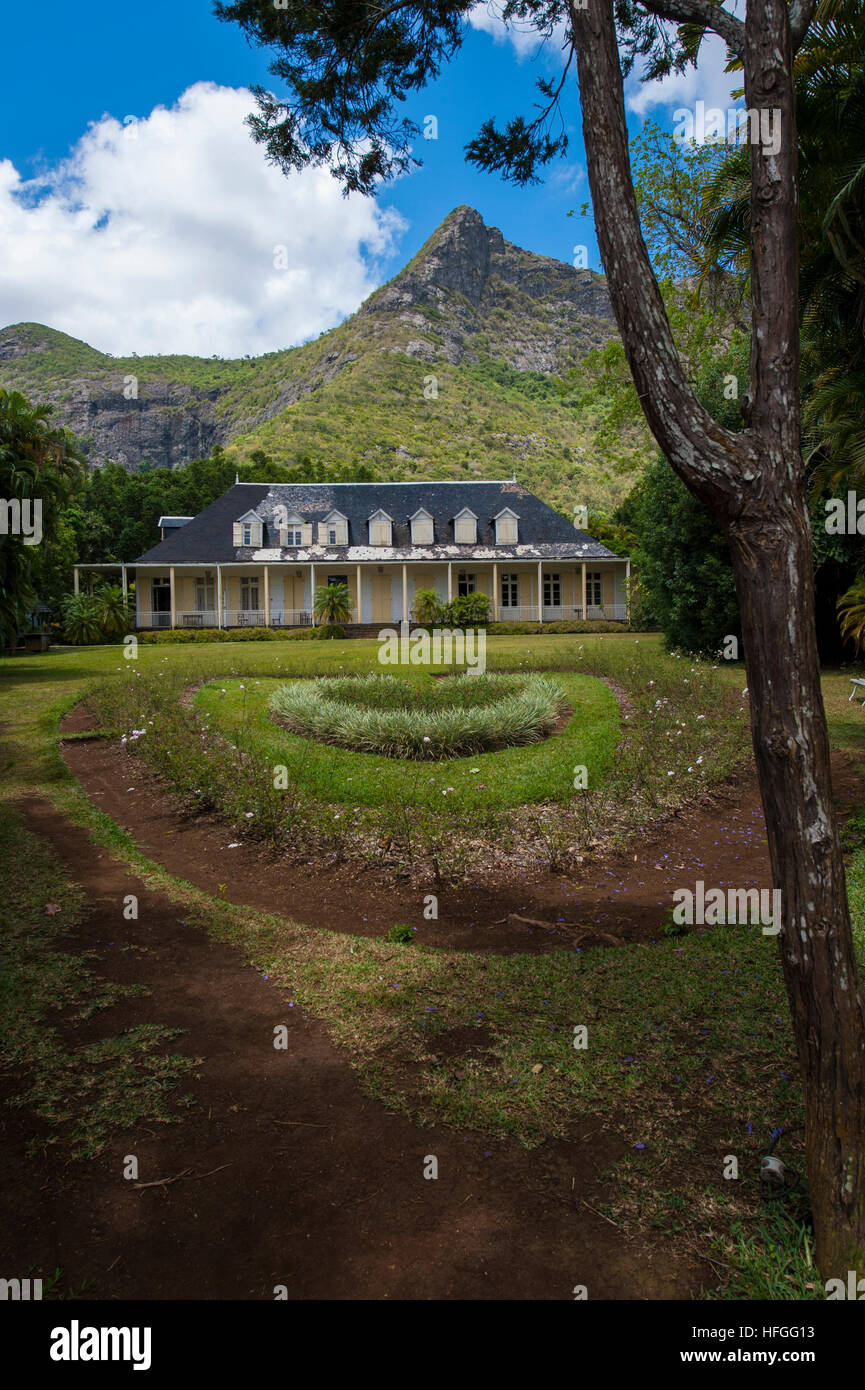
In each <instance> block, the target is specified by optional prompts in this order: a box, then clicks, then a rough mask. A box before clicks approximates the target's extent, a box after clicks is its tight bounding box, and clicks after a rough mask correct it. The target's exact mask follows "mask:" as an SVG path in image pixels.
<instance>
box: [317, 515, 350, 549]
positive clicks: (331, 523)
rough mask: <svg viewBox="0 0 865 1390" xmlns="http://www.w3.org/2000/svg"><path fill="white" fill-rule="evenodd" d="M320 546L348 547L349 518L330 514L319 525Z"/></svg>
mask: <svg viewBox="0 0 865 1390" xmlns="http://www.w3.org/2000/svg"><path fill="white" fill-rule="evenodd" d="M318 543H319V545H348V517H347V516H343V514H342V512H330V513H329V514H328V515H327V516H326V517H325V518H324V521H320V522H319V523H318Z"/></svg>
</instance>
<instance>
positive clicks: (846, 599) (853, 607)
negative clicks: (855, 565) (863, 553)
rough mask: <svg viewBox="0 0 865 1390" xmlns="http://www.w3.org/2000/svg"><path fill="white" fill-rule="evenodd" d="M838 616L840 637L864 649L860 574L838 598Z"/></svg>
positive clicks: (864, 585)
mask: <svg viewBox="0 0 865 1390" xmlns="http://www.w3.org/2000/svg"><path fill="white" fill-rule="evenodd" d="M838 615H839V618H840V622H841V633H842V635H843V636H844V637H846V638H849V640H850V641H851V642H853V643H854V645H855V647H856V650H857V651H861V650H862V648H863V647H865V577H863V576H862V575H861V574H860V575H859V577H858V579H854V580H853V583H852V584H851V585H850V588H849V589H848V590H847V592H846V594H842V595H841V597H840V598H839V600H838Z"/></svg>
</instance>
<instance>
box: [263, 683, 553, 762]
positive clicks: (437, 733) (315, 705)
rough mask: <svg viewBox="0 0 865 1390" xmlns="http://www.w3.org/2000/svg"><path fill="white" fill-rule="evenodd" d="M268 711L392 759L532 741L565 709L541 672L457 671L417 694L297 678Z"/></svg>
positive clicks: (319, 735) (402, 686) (300, 728)
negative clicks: (494, 673) (490, 673)
mask: <svg viewBox="0 0 865 1390" xmlns="http://www.w3.org/2000/svg"><path fill="white" fill-rule="evenodd" d="M271 708H272V710H273V712H274V714H275V715H277V716H278V718H279V720H280V722H281V723H282V724H283V725H284V727H285V728H287V729H288V730H289V732H291V733H294V734H300V735H302V736H304V737H308V738H314V739H317V740H318V741H319V742H320V743H331V744H335V745H336V746H337V747H339V748H351V749H353V750H354V751H355V752H359V753H379V754H384V755H385V756H387V757H392V758H415V759H442V758H454V757H459V756H461V755H463V754H467V753H485V752H490V751H491V750H493V749H497V748H513V747H517V746H521V745H524V744H527V743H537V742H539V741H540V740H541V739H543V738H546V737H547V735H548V734H549V733H550V732H551V730H552V729H554V728H555V726H556V724H558V722H559V721H560V719H561V718H562V716H563V715H564V713H565V711H566V709H567V701H566V699H565V695H564V692H563V691H562V689H561V688H560V686H559V685H557V684H556V682H555V681H552V680H550V679H549V678H548V677H545V676H538V675H527V676H487V675H483V676H471V675H462V676H454V677H452V678H449V679H445V680H441V681H437V682H436V683H435V684H434V685H433V686H432V687H431V688H429V689H427V690H425V691H423V692H421V691H419V690H418V689H417V687H416V686H415V685H412V684H411V683H410V682H408V681H404V680H399V679H397V678H396V677H395V676H382V675H371V676H361V677H357V678H355V679H350V678H346V679H341V680H340V679H336V680H333V679H331V680H322V679H319V680H307V681H294V682H292V683H291V684H290V685H283V686H280V687H279V689H278V690H277V691H276V693H275V694H274V696H273V699H272V701H271Z"/></svg>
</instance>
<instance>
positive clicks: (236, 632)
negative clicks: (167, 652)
mask: <svg viewBox="0 0 865 1390" xmlns="http://www.w3.org/2000/svg"><path fill="white" fill-rule="evenodd" d="M317 631H318V629H317V628H309V627H292V628H273V627H231V628H224V627H191V628H185V627H183V628H180V627H173V628H158V629H155V630H154V631H151V632H139V634H138V640H139V642H144V643H146V644H147V645H153V646H176V645H178V644H179V643H182V642H296V641H298V640H299V639H307V640H308V639H309V638H310V637H314V636H315V634H316V632H317Z"/></svg>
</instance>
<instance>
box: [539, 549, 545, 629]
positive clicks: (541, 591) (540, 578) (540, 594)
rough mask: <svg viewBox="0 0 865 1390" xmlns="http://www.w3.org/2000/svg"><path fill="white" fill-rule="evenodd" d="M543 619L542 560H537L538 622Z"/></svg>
mask: <svg viewBox="0 0 865 1390" xmlns="http://www.w3.org/2000/svg"><path fill="white" fill-rule="evenodd" d="M543 621H544V562H543V560H538V622H539V623H542V622H543Z"/></svg>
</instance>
